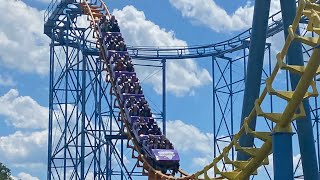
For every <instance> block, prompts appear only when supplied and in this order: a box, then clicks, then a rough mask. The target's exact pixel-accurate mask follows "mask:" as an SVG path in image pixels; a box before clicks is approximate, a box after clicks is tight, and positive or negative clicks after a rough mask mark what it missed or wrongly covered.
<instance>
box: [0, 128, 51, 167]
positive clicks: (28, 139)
mask: <svg viewBox="0 0 320 180" xmlns="http://www.w3.org/2000/svg"><path fill="white" fill-rule="evenodd" d="M47 138H48V133H47V130H44V131H38V132H32V133H24V132H21V131H17V132H15V133H14V134H10V135H8V136H1V137H0V159H1V160H3V161H6V162H11V163H12V164H15V165H16V166H19V165H20V164H21V166H23V164H25V163H26V162H28V163H31V164H32V163H44V162H45V161H46V147H47Z"/></svg>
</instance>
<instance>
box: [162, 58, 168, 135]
mask: <svg viewBox="0 0 320 180" xmlns="http://www.w3.org/2000/svg"><path fill="white" fill-rule="evenodd" d="M166 61H167V60H166V59H162V118H163V119H162V125H163V127H162V128H163V129H162V131H163V134H164V135H166V132H167V112H166V103H167V102H166V101H167V98H166V96H167V94H166V93H167V92H166V90H167V86H166V84H167V81H166Z"/></svg>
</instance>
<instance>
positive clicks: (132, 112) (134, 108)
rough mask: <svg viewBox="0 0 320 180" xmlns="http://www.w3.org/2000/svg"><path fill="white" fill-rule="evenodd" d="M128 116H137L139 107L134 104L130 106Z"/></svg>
mask: <svg viewBox="0 0 320 180" xmlns="http://www.w3.org/2000/svg"><path fill="white" fill-rule="evenodd" d="M129 115H130V116H139V106H138V105H137V104H134V105H133V106H131V108H130V110H129Z"/></svg>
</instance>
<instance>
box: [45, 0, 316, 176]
mask: <svg viewBox="0 0 320 180" xmlns="http://www.w3.org/2000/svg"><path fill="white" fill-rule="evenodd" d="M260 3H261V2H260ZM292 4H293V5H294V6H295V2H294V1H293V3H292ZM294 9H295V8H294ZM282 13H285V12H284V10H283V11H282ZM294 13H295V14H294ZM294 13H293V14H292V13H291V15H293V16H292V19H290V18H289V19H290V20H288V19H283V20H282V19H281V18H280V19H279V18H278V19H276V18H275V17H278V16H279V14H281V12H278V13H276V14H274V15H272V16H270V17H267V20H266V23H267V24H266V25H267V26H266V27H265V31H266V37H265V38H268V37H271V36H274V35H275V34H277V33H279V32H281V31H285V34H287V36H286V40H285V43H284V45H283V48H282V50H281V51H280V52H279V53H278V54H277V56H276V60H277V61H276V64H275V66H274V68H273V70H272V71H271V69H270V75H269V76H268V77H267V78H266V80H265V83H264V84H263V86H264V89H263V90H262V91H261V93H260V92H258V97H257V98H255V99H254V101H253V103H252V104H251V105H250V106H248V107H250V108H251V107H252V108H251V109H249V111H248V112H249V113H248V114H247V115H245V117H243V119H242V124H241V127H240V129H239V130H238V132H237V133H231V134H230V135H229V138H230V141H229V142H228V143H229V144H228V145H226V146H225V147H224V148H223V150H222V151H219V152H220V154H219V155H215V157H214V158H213V160H212V161H211V163H209V164H208V165H206V166H205V167H203V169H201V170H199V171H197V172H195V173H191V174H188V173H186V172H184V171H183V170H182V169H179V160H180V158H181V159H182V158H183V157H179V154H178V151H177V150H175V149H174V147H173V145H172V143H171V142H170V140H169V139H167V138H166V137H165V134H166V133H165V131H166V130H165V129H166V124H165V120H166V119H165V110H163V112H162V113H159V114H157V113H151V111H150V107H148V102H147V101H146V100H143V102H142V100H141V99H145V96H144V94H143V91H142V90H141V85H140V80H139V78H137V75H136V72H135V71H134V66H136V65H133V64H132V61H131V58H132V59H135V60H150V59H152V60H160V61H161V62H162V63H165V60H168V59H173V60H174V59H187V58H200V57H212V58H222V59H227V57H226V56H225V55H226V54H228V53H232V52H235V51H239V50H243V49H246V48H249V46H250V43H251V44H252V43H254V42H253V38H254V33H255V31H257V30H256V29H254V27H253V28H250V29H249V30H247V31H244V32H243V33H241V34H239V35H237V36H236V37H233V38H231V39H229V40H226V41H223V42H219V43H215V44H210V45H203V46H193V47H160V48H155V47H134V46H128V47H126V45H125V44H123V42H124V40H123V37H122V34H121V31H120V30H111V29H112V28H110V29H109V30H104V28H103V27H102V26H101V25H102V24H105V23H106V24H108V23H110V22H111V21H114V19H113V18H114V16H112V15H111V13H110V11H109V10H108V7H107V5H106V3H105V2H104V1H103V0H82V1H78V0H53V1H52V2H51V3H50V5H49V7H48V9H47V10H46V12H45V17H44V21H45V25H44V26H45V28H44V33H45V34H46V35H47V36H49V37H50V38H51V44H50V72H51V73H50V94H49V102H50V104H49V108H50V114H49V145H48V174H47V176H48V179H90V178H92V179H111V175H112V174H117V173H118V175H120V176H121V179H124V178H125V179H133V178H132V177H133V176H134V175H142V176H147V177H148V179H150V180H175V179H176V180H200V179H204V180H210V179H234V180H236V179H239V180H242V179H248V178H250V177H253V176H255V175H257V174H258V168H259V167H261V166H264V165H268V164H269V163H270V162H269V155H271V154H272V153H274V160H273V163H274V168H275V170H274V174H275V176H274V177H275V178H274V179H277V180H278V179H279V180H280V179H293V169H292V166H293V165H292V164H290V162H291V163H292V149H291V147H289V146H292V140H291V136H292V132H293V130H292V129H293V128H292V124H293V125H294V122H295V121H296V120H298V121H301V119H303V118H305V117H308V113H309V114H310V112H309V111H310V110H309V106H308V105H307V103H308V101H307V99H309V98H316V97H317V96H318V91H317V86H316V81H317V79H316V76H317V75H319V74H320V69H319V65H320V61H318V59H317V58H318V57H319V56H320V51H319V43H320V41H319V38H318V35H319V34H320V31H319V28H320V5H319V4H317V3H316V1H313V0H299V1H298V6H297V9H296V12H294ZM267 16H268V14H267ZM81 17H85V18H86V20H87V21H88V27H84V28H83V27H78V25H77V21H78V20H79V18H81ZM283 17H285V16H284V15H283ZM268 18H269V19H268ZM256 21H258V20H256ZM288 21H290V22H288ZM268 22H269V24H268ZM254 23H255V20H254ZM288 23H289V24H290V25H289V24H288ZM300 24H305V25H306V28H305V32H304V33H303V35H300V32H299V25H300ZM253 26H254V25H253ZM91 37H93V38H91ZM119 39H120V40H119ZM121 43H122V44H121ZM299 43H300V44H304V45H305V46H307V47H309V49H305V52H306V53H308V54H310V57H309V60H307V61H305V63H303V62H302V63H291V62H290V61H289V62H288V60H287V59H288V58H290V56H291V57H292V55H291V54H290V53H291V52H292V51H293V50H292V49H293V48H292V47H297V44H299ZM57 47H60V53H61V52H62V53H64V55H63V58H61V59H62V60H63V61H60V60H59V58H58V56H60V55H59V53H58V51H56V48H57ZM118 47H119V48H118ZM266 47H268V45H267V44H266V43H265V42H264V43H263V44H262V50H263V51H265V50H266ZM300 49H301V48H300ZM249 53H251V49H250V52H249ZM245 57H246V56H245ZM249 58H250V55H249ZM244 66H245V67H244V68H246V65H244ZM249 66H250V65H248V69H249V68H250V67H249ZM128 67H130V68H128ZM248 71H249V70H248ZM281 71H285V72H286V73H287V74H290V76H292V77H295V78H296V79H297V80H293V79H291V83H294V82H296V84H295V85H293V88H292V90H288V89H286V90H277V89H276V85H275V80H276V78H277V77H278V76H279V75H280V74H282V73H281ZM220 72H221V69H220ZM245 72H246V71H245ZM164 73H165V71H164ZM163 80H164V82H165V78H164V79H163ZM260 80H261V78H260ZM242 81H245V79H243V80H242ZM246 81H247V82H246V83H250V82H248V81H249V79H246ZM235 83H236V82H231V83H230V84H231V86H232V84H235ZM136 87H137V89H136ZM164 94H165V92H164ZM250 95H251V94H250ZM269 96H270V97H271V96H272V97H273V98H274V99H275V98H279V99H282V100H284V101H285V102H286V103H285V106H284V107H283V109H282V110H281V111H280V112H273V111H272V110H270V112H269V111H268V110H265V109H264V108H263V106H262V105H263V104H264V103H266V101H267V99H268V97H269ZM231 102H233V100H232V99H231ZM164 103H165V100H164ZM149 104H150V103H149ZM92 106H93V107H92ZM164 107H165V105H164ZM105 109H107V110H105ZM146 109H147V110H146ZM104 110H105V111H104ZM145 111H147V113H146V112H145ZM259 118H263V119H265V120H266V121H268V122H269V123H271V124H272V127H271V128H270V131H259V130H258V128H256V127H254V126H253V125H252V124H253V123H254V124H255V121H256V120H259ZM155 119H160V120H163V122H164V123H163V132H160V128H159V125H158V124H157V123H156V121H155ZM113 120H115V121H113ZM310 121H311V120H310ZM112 123H114V124H112ZM310 123H311V122H310ZM316 123H317V122H316ZM107 124H108V125H107ZM107 126H108V127H107ZM115 126H116V128H115ZM149 126H150V127H149ZM112 129H117V130H116V131H114V130H112ZM304 130H306V129H304ZM311 131H312V129H311ZM297 132H298V135H299V138H300V134H299V133H301V131H300V132H299V130H297ZM317 132H318V131H317ZM301 134H303V132H302V133H301ZM215 135H216V134H215ZM246 136H250V137H252V138H254V139H255V140H252V141H258V142H259V143H255V145H254V146H253V145H252V144H251V145H246V143H244V142H245V141H243V139H242V138H244V137H246ZM301 138H303V136H301ZM312 138H313V136H312ZM309 140H310V141H312V143H313V144H314V140H313V139H309ZM118 141H120V146H121V150H120V152H119V144H117V143H118ZM306 141H307V140H306ZM287 143H289V144H287ZM290 143H291V144H290ZM317 143H319V142H317ZM125 144H126V146H127V148H129V149H131V151H132V152H131V157H132V158H133V159H135V160H136V163H135V167H134V168H133V169H132V170H131V169H128V168H127V167H126V165H125V162H124V155H123V154H124V153H123V148H122V147H123V146H124V145H125ZM301 146H303V144H301V143H300V148H301ZM290 149H291V150H290ZM311 149H312V148H311ZM318 150H319V149H318ZM234 151H237V152H238V158H237V159H235V158H234ZM302 151H303V150H302ZM302 151H301V155H302ZM290 152H291V153H290ZM309 153H311V154H313V155H315V149H314V152H313V151H312V150H311V151H309ZM112 154H113V155H114V159H113V160H112V159H111V155H112ZM241 156H242V157H241ZM288 158H289V159H288ZM290 158H291V160H290ZM309 160H310V159H309ZM316 161H317V160H316V159H315V161H314V162H311V163H316ZM115 162H116V163H118V164H119V167H120V170H119V172H116V171H114V170H112V168H111V167H112V166H114V163H115ZM285 162H288V163H287V164H286V163H285ZM303 163H304V164H303V167H304V171H307V170H305V169H307V168H309V167H310V165H309V166H308V164H307V163H306V161H304V162H303ZM281 166H285V167H281ZM290 166H291V167H290ZM227 167H230V168H227ZM135 168H140V169H141V171H140V172H134V170H135ZM314 168H315V169H316V171H314ZM309 170H312V171H314V173H315V174H317V175H318V169H317V164H315V166H313V169H312V168H310V169H309ZM90 172H93V177H90V176H89V173H90ZM317 175H316V176H317ZM316 176H315V175H314V174H312V173H311V175H310V174H309V175H308V172H304V177H305V179H318V178H317V177H316ZM310 177H311V178H310Z"/></svg>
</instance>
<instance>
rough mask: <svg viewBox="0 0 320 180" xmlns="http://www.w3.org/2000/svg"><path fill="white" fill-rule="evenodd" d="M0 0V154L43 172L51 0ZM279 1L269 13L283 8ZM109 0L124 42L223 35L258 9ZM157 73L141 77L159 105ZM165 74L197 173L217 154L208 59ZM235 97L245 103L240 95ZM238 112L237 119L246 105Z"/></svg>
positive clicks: (242, 0)
mask: <svg viewBox="0 0 320 180" xmlns="http://www.w3.org/2000/svg"><path fill="white" fill-rule="evenodd" d="M0 2H1V3H0V13H1V14H2V17H3V21H2V23H1V25H0V63H1V66H0V161H3V163H5V164H6V165H7V166H8V167H9V168H10V169H12V173H13V176H14V177H16V178H21V179H23V180H36V179H45V178H46V152H47V121H48V119H47V116H48V109H47V107H48V89H49V87H48V84H49V83H48V82H49V79H48V78H49V77H48V70H49V46H48V44H49V42H50V41H49V39H48V38H47V37H46V36H45V35H43V12H44V9H46V7H47V6H48V2H50V0H23V1H14V0H0ZM277 2H278V1H275V2H273V3H272V10H271V11H272V12H276V11H277V9H279V5H278V4H277ZM107 5H108V6H109V9H110V10H111V11H112V12H114V14H115V15H116V17H117V18H118V20H119V24H120V28H121V29H122V32H123V35H124V37H125V39H126V42H127V43H128V44H130V45H139V46H143V45H151V46H187V45H198V44H209V43H213V42H219V41H222V40H225V39H228V38H230V37H232V36H234V35H236V34H238V33H239V32H241V31H243V30H246V29H247V28H248V27H250V24H251V19H252V13H253V8H252V6H253V4H252V2H250V1H247V0H238V1H231V0H229V1H226V0H199V1H194V0H162V1H145V0H135V1H132V0H122V1H110V2H107ZM134 34H137V35H136V36H135V35H134ZM272 40H274V39H271V40H270V41H272ZM279 47H281V46H279ZM279 47H277V46H275V48H274V49H273V53H274V52H275V51H277V50H278V48H279ZM240 55H241V54H240ZM240 55H239V54H233V55H232V56H233V57H237V56H240ZM239 67H241V65H239ZM152 71H153V70H152V69H141V68H139V72H138V74H139V75H140V76H139V77H140V78H141V77H142V79H143V77H146V76H148V75H149V74H150V73H152ZM239 72H242V70H241V68H240V69H239ZM160 77H161V73H157V74H156V75H154V76H153V77H151V78H149V79H147V80H146V81H145V83H144V84H143V86H144V90H145V93H146V95H147V97H150V98H151V100H153V101H154V102H155V104H157V106H159V107H161V94H159V92H160V89H159V88H160V87H159V82H160V81H159V78H160ZM160 79H161V78H160ZM167 79H168V85H167V86H168V96H167V100H168V102H167V111H168V112H167V119H168V120H169V122H168V136H169V137H170V138H171V139H172V141H173V142H174V143H175V147H176V148H177V149H178V150H179V152H180V154H181V156H182V158H183V162H182V165H184V166H182V167H184V168H185V169H186V170H187V171H188V172H195V171H196V170H199V169H200V168H201V167H202V166H203V165H205V163H207V162H210V159H212V157H213V147H212V144H213V142H212V132H213V123H212V114H213V112H212V101H211V99H212V72H211V62H210V61H209V59H207V58H202V59H198V60H191V59H189V60H177V61H170V62H168V76H167ZM237 102H238V103H240V104H241V97H240V98H239V99H238V100H237ZM235 112H239V113H238V114H239V115H237V116H235V124H239V123H238V122H239V121H240V120H239V118H240V117H239V116H240V113H241V109H237V110H235ZM237 127H238V125H237V126H236V128H237ZM177 132H178V133H177ZM179 133H180V134H179ZM224 133H226V132H221V134H224ZM174 134H179V136H176V135H174ZM190 162H192V163H190ZM262 174H263V173H262ZM262 177H263V175H262Z"/></svg>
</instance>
